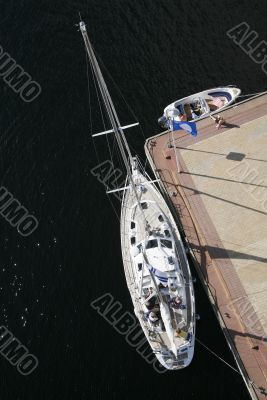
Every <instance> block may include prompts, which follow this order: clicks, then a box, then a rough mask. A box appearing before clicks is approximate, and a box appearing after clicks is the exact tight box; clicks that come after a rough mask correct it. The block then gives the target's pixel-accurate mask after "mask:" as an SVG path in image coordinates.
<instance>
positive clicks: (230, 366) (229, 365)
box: [196, 338, 241, 375]
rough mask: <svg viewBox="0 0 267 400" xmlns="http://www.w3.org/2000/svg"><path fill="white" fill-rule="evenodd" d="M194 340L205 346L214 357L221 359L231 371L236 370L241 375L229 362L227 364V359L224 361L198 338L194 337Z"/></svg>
mask: <svg viewBox="0 0 267 400" xmlns="http://www.w3.org/2000/svg"><path fill="white" fill-rule="evenodd" d="M196 341H197V342H198V343H200V344H201V345H202V346H203V347H205V349H207V350H208V351H209V352H210V353H211V354H213V355H214V356H215V357H217V358H218V359H219V360H220V361H222V362H223V363H224V364H226V365H227V366H228V367H229V368H231V369H232V370H233V371H235V372H237V373H238V374H239V375H241V373H240V372H239V371H238V370H237V369H236V368H234V367H233V366H232V365H231V364H229V363H228V362H227V361H225V360H224V359H223V358H222V357H220V356H218V355H217V354H216V353H214V351H212V350H211V349H209V348H208V347H207V346H206V345H205V344H204V343H202V342H201V341H200V340H199V339H198V338H196Z"/></svg>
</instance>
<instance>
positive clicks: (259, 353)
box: [145, 93, 267, 400]
mask: <svg viewBox="0 0 267 400" xmlns="http://www.w3.org/2000/svg"><path fill="white" fill-rule="evenodd" d="M220 114H221V115H222V116H223V117H224V119H225V121H226V125H225V126H224V127H222V128H221V129H219V130H217V129H216V127H215V124H214V122H213V121H212V120H211V119H210V118H208V119H204V120H201V121H199V122H197V128H198V136H197V137H193V136H191V135H189V134H187V133H185V132H184V131H176V132H174V133H173V138H174V144H175V147H174V146H173V147H170V146H172V145H173V140H172V135H170V133H169V132H163V133H162V134H159V135H156V136H154V137H151V138H150V139H148V140H147V141H146V144H145V151H146V155H147V158H148V160H149V162H150V165H151V168H152V169H153V171H154V173H155V175H156V177H157V178H159V179H160V183H161V186H162V189H163V191H164V193H165V194H166V198H167V199H168V200H169V201H170V202H171V203H172V205H173V210H174V213H175V215H176V217H177V219H178V221H179V223H180V224H181V225H182V228H183V231H184V234H185V236H186V240H187V242H188V244H189V247H190V252H191V255H192V257H193V260H194V261H195V264H196V267H197V271H198V273H199V276H200V278H201V281H202V283H203V284H204V287H205V289H206V292H207V294H208V296H209V298H210V300H211V302H212V304H213V308H214V310H215V312H216V315H217V317H218V319H219V322H220V325H221V327H222V329H223V332H224V334H225V337H226V339H227V342H228V344H229V346H230V348H231V350H232V352H233V354H234V357H235V359H236V362H237V365H238V367H239V370H240V372H241V373H242V376H243V378H244V381H245V383H246V385H247V388H248V390H249V392H250V395H251V397H252V398H253V399H260V400H262V399H265V400H266V399H267V94H266V93H265V94H263V95H260V96H256V97H253V98H252V99H250V100H246V101H244V102H241V103H238V104H237V105H234V106H231V107H229V108H228V109H226V110H225V111H223V112H221V113H220ZM175 153H176V154H175ZM179 170H180V172H178V171H179ZM196 301H197V299H196Z"/></svg>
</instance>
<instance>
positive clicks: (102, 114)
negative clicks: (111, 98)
mask: <svg viewBox="0 0 267 400" xmlns="http://www.w3.org/2000/svg"><path fill="white" fill-rule="evenodd" d="M87 56H88V54H87ZM89 62H90V66H91V73H92V76H93V81H94V86H95V91H96V96H97V101H98V104H99V108H100V113H101V118H102V123H103V126H104V130H106V124H105V119H104V113H103V110H102V106H101V101H100V98H99V92H98V87H97V84H96V81H95V74H94V72H93V66H92V62H91V60H90V59H89ZM105 136H106V141H107V145H108V151H109V156H110V160H111V161H112V153H111V149H110V145H109V141H108V138H107V135H105ZM112 165H113V163H112Z"/></svg>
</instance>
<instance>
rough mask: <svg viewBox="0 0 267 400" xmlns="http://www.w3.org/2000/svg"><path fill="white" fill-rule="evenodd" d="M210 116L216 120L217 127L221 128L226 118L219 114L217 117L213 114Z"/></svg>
mask: <svg viewBox="0 0 267 400" xmlns="http://www.w3.org/2000/svg"><path fill="white" fill-rule="evenodd" d="M210 118H211V119H212V120H213V121H214V122H215V124H216V128H217V129H220V127H221V125H223V124H225V119H224V118H223V117H221V116H220V115H219V114H218V115H216V116H215V117H213V115H210Z"/></svg>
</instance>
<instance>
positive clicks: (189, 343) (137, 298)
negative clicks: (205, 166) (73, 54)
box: [79, 21, 196, 370]
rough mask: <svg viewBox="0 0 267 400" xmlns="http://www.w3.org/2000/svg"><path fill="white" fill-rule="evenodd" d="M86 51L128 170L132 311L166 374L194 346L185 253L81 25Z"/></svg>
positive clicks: (126, 260) (125, 217) (186, 359)
mask: <svg viewBox="0 0 267 400" xmlns="http://www.w3.org/2000/svg"><path fill="white" fill-rule="evenodd" d="M79 27H80V31H81V33H82V36H83V39H84V44H85V48H86V52H87V54H88V58H89V61H90V63H91V67H92V70H93V73H94V75H95V78H96V81H97V83H98V87H99V91H100V93H101V96H102V100H103V103H104V105H105V108H106V111H107V115H108V118H109V121H110V124H111V129H110V130H108V131H105V132H101V133H99V134H95V136H98V135H102V134H110V133H112V134H114V135H115V139H116V142H117V144H118V148H119V150H120V154H121V157H122V160H123V163H124V165H125V168H126V171H127V177H126V183H125V186H124V187H123V188H118V189H115V190H112V191H110V192H114V191H116V190H117V191H122V194H123V196H122V203H121V217H120V236H121V249H122V259H123V265H124V271H125V277H126V282H127V286H128V289H129V292H130V295H131V299H132V302H133V306H134V312H135V315H136V317H137V318H138V320H139V323H140V325H141V327H142V329H143V331H144V334H145V336H146V339H147V341H148V343H149V344H150V346H151V349H152V351H153V352H154V354H155V356H156V357H157V359H158V361H159V362H160V363H161V364H162V365H163V366H164V367H165V368H166V369H168V370H176V369H182V368H184V367H186V366H188V365H189V364H190V362H191V361H192V358H193V354H194V344H195V320H196V316H195V298H194V289H193V281H192V277H191V273H190V268H189V264H188V260H187V257H186V252H185V248H184V245H183V242H182V239H181V235H180V233H179V230H178V228H177V226H176V223H175V221H174V218H173V216H172V214H171V211H170V209H169V207H168V206H167V204H166V202H165V200H164V198H163V196H162V195H161V194H160V192H159V190H158V188H157V186H156V181H155V180H151V179H150V177H149V176H148V175H147V173H146V172H145V171H144V169H143V167H142V165H141V163H140V160H139V159H138V158H137V157H134V156H133V155H132V154H131V151H130V148H129V145H128V143H127V140H126V137H125V134H124V129H127V128H129V127H131V126H132V125H129V126H126V127H122V126H121V124H120V121H119V118H118V115H117V113H116V110H115V108H114V104H113V102H112V99H111V97H110V94H109V91H108V89H107V86H106V83H105V81H104V78H103V75H102V72H101V70H100V67H99V64H98V61H97V59H96V56H95V54H94V50H93V48H92V45H91V43H90V41H89V38H88V34H87V30H86V25H85V23H84V22H82V21H81V22H80V24H79Z"/></svg>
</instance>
